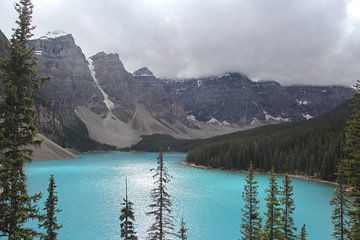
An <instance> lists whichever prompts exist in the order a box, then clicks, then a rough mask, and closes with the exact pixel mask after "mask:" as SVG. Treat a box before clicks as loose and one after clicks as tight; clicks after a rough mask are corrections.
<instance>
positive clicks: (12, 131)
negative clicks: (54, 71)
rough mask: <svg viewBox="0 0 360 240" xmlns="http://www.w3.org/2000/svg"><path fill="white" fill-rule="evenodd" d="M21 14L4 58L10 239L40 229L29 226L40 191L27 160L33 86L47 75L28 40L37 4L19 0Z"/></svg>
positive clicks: (4, 167) (0, 224)
mask: <svg viewBox="0 0 360 240" xmlns="http://www.w3.org/2000/svg"><path fill="white" fill-rule="evenodd" d="M15 10H16V11H17V12H18V14H19V17H18V20H17V21H16V24H17V27H16V28H15V29H14V32H13V35H12V38H11V40H10V46H9V58H8V59H5V60H3V61H1V62H0V73H1V75H2V78H3V81H2V85H3V86H2V90H3V93H4V99H2V100H1V101H0V132H1V133H0V135H1V139H0V152H1V154H0V157H1V159H0V165H1V167H0V182H1V183H0V185H1V187H2V191H1V192H0V236H5V237H7V238H8V239H10V240H15V239H16V240H17V239H32V238H34V237H35V236H37V235H38V234H39V233H38V232H37V231H36V230H34V229H31V228H30V227H28V226H26V225H25V223H26V222H28V221H29V220H31V219H39V218H40V215H39V211H38V208H37V205H36V202H37V201H38V200H39V198H40V194H35V195H33V196H30V195H29V194H28V192H27V186H26V178H25V173H24V163H25V162H27V161H30V159H31V158H30V157H31V154H32V150H31V146H33V145H37V144H39V142H38V141H35V140H34V136H35V130H36V129H35V125H34V117H35V111H34V104H33V99H32V93H33V90H34V89H36V88H37V87H38V86H39V84H40V83H41V82H42V81H43V80H44V79H39V78H37V76H36V69H35V65H36V59H35V57H34V55H33V52H32V50H31V49H28V48H27V41H28V40H29V39H30V38H31V36H32V33H31V31H32V30H33V29H34V28H33V27H32V26H31V20H32V12H33V4H32V3H31V1H30V0H19V2H18V3H16V4H15Z"/></svg>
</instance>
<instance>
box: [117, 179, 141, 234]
mask: <svg viewBox="0 0 360 240" xmlns="http://www.w3.org/2000/svg"><path fill="white" fill-rule="evenodd" d="M122 205H123V208H122V209H121V214H120V222H121V223H120V228H121V237H122V238H123V239H124V240H137V239H138V238H137V236H136V232H135V228H134V223H133V222H134V221H135V216H134V210H133V203H132V202H131V201H130V200H129V198H128V190H127V179H126V180H125V198H124V199H123V202H122Z"/></svg>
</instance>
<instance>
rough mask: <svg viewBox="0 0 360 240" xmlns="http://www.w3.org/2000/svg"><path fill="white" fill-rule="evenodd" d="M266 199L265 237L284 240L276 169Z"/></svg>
mask: <svg viewBox="0 0 360 240" xmlns="http://www.w3.org/2000/svg"><path fill="white" fill-rule="evenodd" d="M266 192H267V193H268V195H267V197H266V207H267V212H266V213H265V215H266V222H265V230H264V232H265V237H266V239H269V240H275V239H283V233H282V223H281V208H280V200H279V194H280V191H279V188H278V185H277V182H276V174H275V171H274V169H272V170H271V174H270V184H269V188H268V189H267V190H266Z"/></svg>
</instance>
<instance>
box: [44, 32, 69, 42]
mask: <svg viewBox="0 0 360 240" xmlns="http://www.w3.org/2000/svg"><path fill="white" fill-rule="evenodd" d="M62 37H71V38H72V39H74V38H73V37H72V35H71V34H69V33H66V32H64V31H61V30H55V31H51V32H48V33H46V34H45V35H44V36H42V37H40V39H42V40H47V39H57V38H62Z"/></svg>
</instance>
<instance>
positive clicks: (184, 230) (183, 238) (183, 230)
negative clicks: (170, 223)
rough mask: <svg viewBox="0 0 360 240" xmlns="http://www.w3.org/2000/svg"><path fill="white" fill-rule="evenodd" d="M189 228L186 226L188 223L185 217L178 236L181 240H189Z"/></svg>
mask: <svg viewBox="0 0 360 240" xmlns="http://www.w3.org/2000/svg"><path fill="white" fill-rule="evenodd" d="M188 230H189V229H187V228H186V223H185V221H184V218H182V219H181V223H180V230H179V231H178V236H179V239H181V240H187V239H188V237H187V234H186V233H187V231H188Z"/></svg>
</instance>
